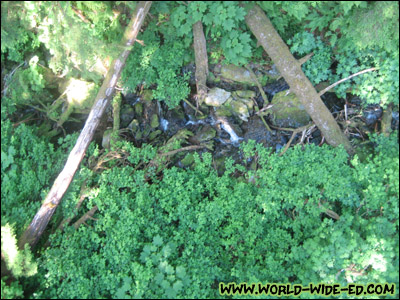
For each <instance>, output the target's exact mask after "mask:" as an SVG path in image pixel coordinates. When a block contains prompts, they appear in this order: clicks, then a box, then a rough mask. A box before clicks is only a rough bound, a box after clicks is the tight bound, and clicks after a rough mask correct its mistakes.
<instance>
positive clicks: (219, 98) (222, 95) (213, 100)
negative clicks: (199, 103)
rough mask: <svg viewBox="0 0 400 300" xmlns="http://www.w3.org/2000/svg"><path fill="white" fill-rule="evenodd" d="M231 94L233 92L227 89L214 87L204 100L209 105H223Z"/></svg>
mask: <svg viewBox="0 0 400 300" xmlns="http://www.w3.org/2000/svg"><path fill="white" fill-rule="evenodd" d="M230 96H231V93H230V92H228V91H225V90H224V89H220V88H212V89H211V90H210V91H209V92H208V94H207V97H206V99H205V100H204V102H205V103H206V104H207V105H208V106H216V107H218V106H221V105H222V104H224V103H225V101H226V100H228V98H229V97H230Z"/></svg>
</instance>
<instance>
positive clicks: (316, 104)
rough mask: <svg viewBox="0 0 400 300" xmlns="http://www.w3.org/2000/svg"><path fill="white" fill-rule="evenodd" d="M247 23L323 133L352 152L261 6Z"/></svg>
mask: <svg viewBox="0 0 400 300" xmlns="http://www.w3.org/2000/svg"><path fill="white" fill-rule="evenodd" d="M246 23H247V26H249V28H250V30H251V31H252V33H253V34H254V35H255V37H256V38H257V39H258V41H259V42H260V44H261V45H262V46H263V48H264V50H265V51H266V52H267V53H268V55H269V56H270V58H271V59H272V61H273V62H274V63H275V65H276V67H277V68H278V70H279V72H280V74H281V75H282V76H283V77H284V78H285V80H286V82H287V83H288V84H289V86H290V90H291V91H292V92H294V93H295V94H296V96H297V97H298V98H299V100H300V101H301V103H302V104H303V105H304V108H305V110H306V111H307V113H308V114H309V115H310V117H311V119H312V120H313V121H314V123H315V124H316V125H317V126H318V128H319V129H320V130H321V132H322V134H323V135H324V137H325V139H326V141H327V142H328V143H329V144H331V145H332V146H335V147H336V146H339V145H343V146H344V147H345V148H346V150H347V151H348V152H350V153H352V151H353V150H352V147H351V144H350V142H349V140H348V139H347V137H346V136H345V135H344V133H343V132H342V131H341V130H340V127H339V125H338V124H337V123H336V121H335V119H334V118H333V116H332V114H331V113H330V112H329V110H328V108H327V107H326V106H325V104H324V103H323V102H322V100H321V98H320V96H319V95H318V93H317V91H316V90H315V88H314V87H313V85H312V84H311V82H310V80H309V79H308V78H307V77H306V76H305V75H304V73H303V71H302V69H301V64H300V63H299V62H298V61H297V60H296V59H295V58H294V57H293V55H292V54H291V53H290V51H289V48H288V47H287V45H286V44H285V42H284V41H283V40H282V38H281V37H280V36H279V34H278V32H277V31H276V30H275V28H274V27H273V25H272V23H271V21H270V20H269V19H268V17H267V16H266V15H265V13H264V12H263V10H262V9H261V8H260V7H259V6H258V5H254V7H253V8H251V9H250V10H249V12H248V13H247V15H246Z"/></svg>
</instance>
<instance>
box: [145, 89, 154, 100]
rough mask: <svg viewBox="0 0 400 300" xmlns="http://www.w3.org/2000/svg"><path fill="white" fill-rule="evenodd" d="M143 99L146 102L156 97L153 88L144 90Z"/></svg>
mask: <svg viewBox="0 0 400 300" xmlns="http://www.w3.org/2000/svg"><path fill="white" fill-rule="evenodd" d="M142 99H143V101H145V102H150V101H151V100H153V99H154V96H153V91H152V90H143V93H142Z"/></svg>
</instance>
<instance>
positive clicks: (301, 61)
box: [297, 52, 314, 65]
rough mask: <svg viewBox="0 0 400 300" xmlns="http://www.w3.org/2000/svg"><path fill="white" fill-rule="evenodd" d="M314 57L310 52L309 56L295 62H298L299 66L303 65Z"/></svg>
mask: <svg viewBox="0 0 400 300" xmlns="http://www.w3.org/2000/svg"><path fill="white" fill-rule="evenodd" d="M313 55H314V52H311V53H310V54H307V55H306V56H304V57H302V58H300V59H299V60H297V61H298V62H299V64H300V65H303V64H305V63H306V62H307V61H309V59H310V58H311V57H312V56H313Z"/></svg>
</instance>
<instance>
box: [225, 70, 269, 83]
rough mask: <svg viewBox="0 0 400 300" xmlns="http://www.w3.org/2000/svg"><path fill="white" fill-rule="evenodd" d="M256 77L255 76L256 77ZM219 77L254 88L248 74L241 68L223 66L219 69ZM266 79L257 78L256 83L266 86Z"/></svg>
mask: <svg viewBox="0 0 400 300" xmlns="http://www.w3.org/2000/svg"><path fill="white" fill-rule="evenodd" d="M256 76H257V75H256ZM221 77H222V79H226V80H231V81H235V82H238V83H241V84H245V85H251V86H254V85H256V83H255V82H254V80H253V79H252V77H251V75H250V72H249V71H248V70H247V69H245V68H242V67H238V66H235V65H224V66H222V67H221ZM266 78H267V77H263V76H260V75H259V76H257V80H258V82H259V83H260V84H261V85H262V86H264V85H265V84H266V81H267V80H266Z"/></svg>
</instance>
